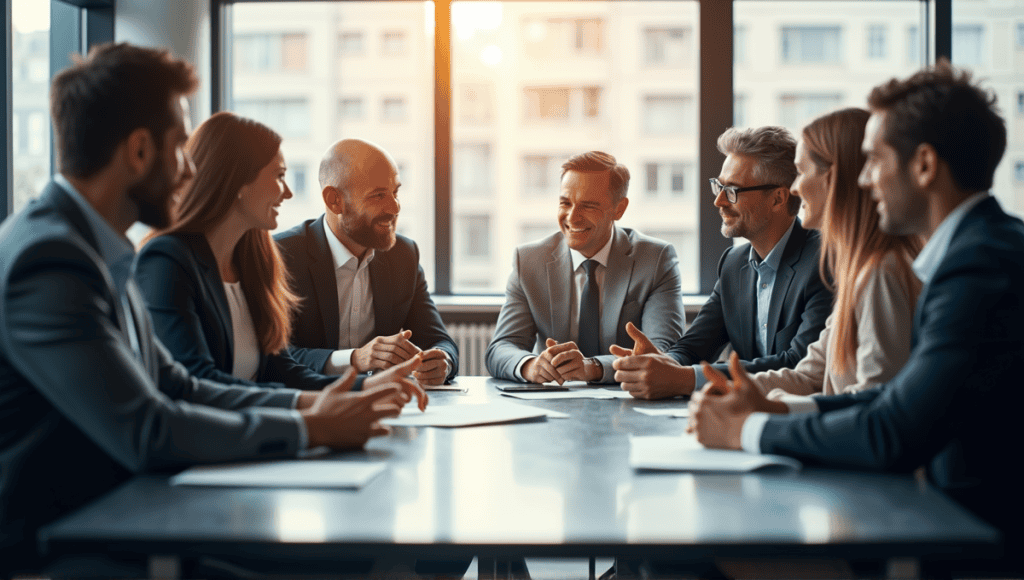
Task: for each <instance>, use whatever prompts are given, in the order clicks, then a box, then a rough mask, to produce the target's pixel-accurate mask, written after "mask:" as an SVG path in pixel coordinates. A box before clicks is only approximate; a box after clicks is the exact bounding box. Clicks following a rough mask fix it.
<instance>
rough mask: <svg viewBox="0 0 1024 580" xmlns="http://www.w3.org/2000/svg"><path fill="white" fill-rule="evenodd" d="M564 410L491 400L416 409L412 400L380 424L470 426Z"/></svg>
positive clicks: (560, 416)
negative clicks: (471, 403) (424, 409)
mask: <svg viewBox="0 0 1024 580" xmlns="http://www.w3.org/2000/svg"><path fill="white" fill-rule="evenodd" d="M567 416H568V415H566V414H565V413H559V412H558V411H549V410H547V409H538V408H536V407H528V406H526V405H517V404H515V403H506V402H503V401H494V402H490V403H483V404H479V405H431V406H429V407H427V410H426V411H420V410H419V408H417V407H416V405H415V404H414V401H410V404H408V405H406V406H405V407H404V408H403V409H402V414H401V415H399V416H398V417H395V418H393V419H382V420H381V424H383V425H391V426H393V427H470V426H473V425H494V424H496V423H511V422H513V421H523V420H526V419H536V418H538V417H551V418H553V419H554V418H564V417H567Z"/></svg>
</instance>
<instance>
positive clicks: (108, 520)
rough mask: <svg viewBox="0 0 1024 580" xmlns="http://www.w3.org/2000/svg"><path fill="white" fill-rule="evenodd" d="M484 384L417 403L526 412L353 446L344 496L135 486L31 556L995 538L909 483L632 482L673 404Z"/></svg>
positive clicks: (733, 478) (644, 476)
mask: <svg viewBox="0 0 1024 580" xmlns="http://www.w3.org/2000/svg"><path fill="white" fill-rule="evenodd" d="M493 382H495V380H494V379H488V378H484V377H461V378H459V379H457V384H458V385H460V386H463V387H465V388H466V389H467V391H466V392H465V393H458V392H434V393H431V404H432V405H453V404H455V405H463V404H478V403H483V402H486V401H488V400H494V399H496V398H501V399H502V400H504V401H514V402H517V403H522V404H528V405H533V406H536V407H542V408H546V409H553V410H557V411H562V412H565V413H567V414H569V416H570V417H569V418H568V419H552V418H542V419H535V420H531V421H527V422H520V423H514V424H504V425H492V426H480V427H465V428H454V429H451V428H395V429H394V431H393V433H392V434H391V435H390V436H388V437H381V438H377V439H374V440H372V441H371V442H370V443H369V444H368V445H367V447H366V449H365V450H364V451H358V452H351V453H344V454H337V455H333V456H330V457H331V458H338V459H344V460H353V461H385V462H386V463H387V465H388V468H387V470H386V471H385V473H384V474H382V475H380V476H378V477H377V478H376V479H374V480H373V481H371V482H370V483H369V484H368V485H367V486H366V487H364V488H362V489H360V490H357V491H347V490H275V489H255V488H235V489H221V488H196V487H171V486H170V485H168V483H167V476H166V475H165V476H158V475H149V476H141V477H137V478H135V479H133V480H131V481H130V482H128V483H126V484H125V485H123V486H121V487H120V488H118V489H116V490H114V491H113V492H111V493H110V494H108V495H106V496H104V497H101V498H100V499H98V500H97V501H95V502H93V503H92V504H90V505H88V506H86V507H85V508H83V509H81V510H79V511H77V512H75V513H73V514H71V515H69V516H68V517H65V518H63V519H62V520H59V521H58V522H55V523H54V524H51V525H50V526H48V527H47V528H45V529H44V530H43V531H42V532H41V537H40V540H41V542H42V544H43V546H44V548H48V549H51V550H54V551H58V550H59V551H75V550H84V551H89V550H99V549H102V548H104V547H110V546H115V547H118V548H125V549H130V550H132V551H135V552H142V553H151V554H152V553H189V552H196V551H202V552H203V553H239V552H242V553H248V554H259V555H265V556H268V557H297V558H303V557H305V558H321V557H331V558H337V557H342V556H346V555H353V556H369V555H394V554H402V555H405V556H426V555H429V556H433V557H437V556H445V557H449V556H450V557H460V558H461V557H472V556H474V555H479V556H486V557H497V558H502V557H515V556H522V555H527V556H562V557H577V556H625V557H635V556H649V557H655V558H659V557H671V558H686V557H701V556H705V555H708V554H714V555H716V556H735V557H773V556H781V555H794V554H799V555H801V556H810V557H816V556H830V557H844V558H858V557H865V558H891V557H912V558H913V557H922V556H935V555H941V554H946V553H948V554H950V555H951V556H955V557H961V558H962V557H968V556H982V557H985V556H989V555H991V554H992V553H993V551H994V550H995V549H996V548H995V546H996V545H997V542H998V535H997V533H996V531H995V530H994V529H993V528H991V527H990V526H988V525H986V524H984V523H982V522H981V521H980V520H978V519H977V518H975V517H973V516H972V515H970V514H969V513H968V512H967V511H966V510H964V509H963V508H961V507H959V506H958V505H957V504H955V503H954V502H952V501H951V500H949V499H947V498H946V497H945V496H944V495H943V494H941V493H940V492H938V491H936V490H935V489H934V488H932V487H931V486H929V485H927V484H925V483H922V482H919V481H917V480H915V479H914V478H913V477H912V476H910V475H900V476H896V475H884V474H874V473H863V472H852V471H834V470H825V469H812V468H805V469H804V470H802V471H800V472H794V471H790V470H774V471H764V472H758V473H753V474H745V475H728V474H700V475H695V474H688V473H661V472H636V471H634V470H633V469H631V468H630V467H629V465H628V454H629V437H630V436H631V435H678V434H682V433H683V431H684V429H685V426H686V419H673V418H666V417H650V416H647V415H644V414H641V413H638V412H636V411H635V410H634V409H635V408H636V407H659V406H660V407H663V406H666V405H675V406H681V405H683V401H668V402H648V401H635V400H594V399H566V400H553V401H518V400H514V399H508V398H505V397H501V395H500V393H499V392H498V391H497V390H496V389H495V388H494V387H493V385H492V384H491V383H493Z"/></svg>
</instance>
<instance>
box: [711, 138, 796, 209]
mask: <svg viewBox="0 0 1024 580" xmlns="http://www.w3.org/2000/svg"><path fill="white" fill-rule="evenodd" d="M718 150H719V151H721V152H722V154H723V155H729V154H732V153H736V154H739V155H748V156H750V157H753V158H754V159H755V160H756V162H757V163H756V164H755V165H754V177H755V178H756V179H757V180H758V182H759V183H758V184H757V185H761V184H769V183H771V184H775V185H779V186H783V187H789V186H790V185H792V184H793V181H794V180H795V179H796V164H795V159H796V139H794V138H793V135H792V133H790V132H789V131H788V130H787V129H786V128H785V127H776V126H771V125H768V126H765V127H757V128H755V129H737V128H736V127H730V128H728V129H726V130H725V133H722V134H721V135H720V136H719V137H718ZM789 209H790V212H789V213H790V214H792V215H796V212H797V211H798V210H799V209H800V198H799V197H797V196H795V195H791V196H790V199H789Z"/></svg>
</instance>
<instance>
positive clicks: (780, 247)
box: [693, 219, 796, 390]
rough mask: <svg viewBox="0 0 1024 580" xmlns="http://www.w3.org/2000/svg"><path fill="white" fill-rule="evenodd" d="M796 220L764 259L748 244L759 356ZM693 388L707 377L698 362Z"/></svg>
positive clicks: (763, 350)
mask: <svg viewBox="0 0 1024 580" xmlns="http://www.w3.org/2000/svg"><path fill="white" fill-rule="evenodd" d="M795 225H796V220H795V219H794V220H793V223H791V224H789V229H788V230H786V233H784V234H782V237H781V238H780V239H779V241H778V242H776V244H775V246H774V247H773V248H772V249H771V251H770V252H768V255H767V256H765V258H764V260H762V259H761V256H758V255H757V252H756V251H755V250H754V246H750V257H749V260H750V267H751V269H753V270H754V271H755V272H757V288H756V291H757V335H756V336H755V338H756V340H757V350H758V352H759V353H760V354H761V356H767V353H768V310H769V308H770V307H771V303H772V292H773V291H774V290H775V275H776V273H777V272H778V271H779V264H781V263H782V254H784V253H785V252H786V244H788V243H789V237H790V236H791V235H792V234H793V227H794V226H795ZM693 374H694V390H700V389H702V388H704V383H706V382H707V377H705V376H704V367H702V366H700V365H699V364H697V365H693Z"/></svg>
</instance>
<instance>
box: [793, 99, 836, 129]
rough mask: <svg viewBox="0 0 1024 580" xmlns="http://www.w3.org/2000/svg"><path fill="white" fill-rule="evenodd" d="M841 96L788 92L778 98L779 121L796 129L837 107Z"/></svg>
mask: <svg viewBox="0 0 1024 580" xmlns="http://www.w3.org/2000/svg"><path fill="white" fill-rule="evenodd" d="M842 102H843V96H842V95H837V94H822V95H816V94H788V95H782V97H780V98H779V122H780V123H781V124H782V126H784V127H786V128H788V129H789V130H790V131H794V132H796V131H798V130H799V129H800V128H801V127H803V126H804V125H805V124H806V123H807V122H808V121H810V120H811V119H814V118H815V117H817V116H819V115H822V114H824V113H827V112H829V111H831V110H833V109H836V108H838V107H839V106H840V105H841V104H842Z"/></svg>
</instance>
